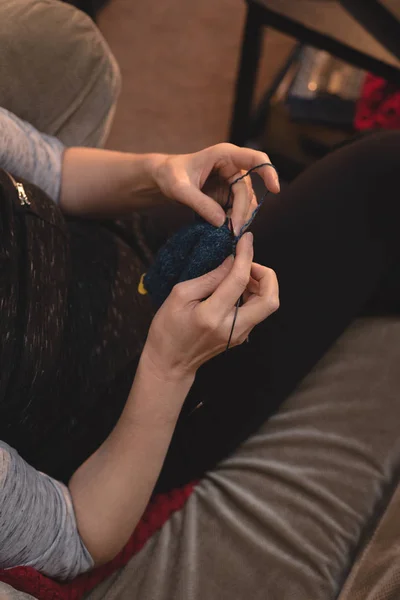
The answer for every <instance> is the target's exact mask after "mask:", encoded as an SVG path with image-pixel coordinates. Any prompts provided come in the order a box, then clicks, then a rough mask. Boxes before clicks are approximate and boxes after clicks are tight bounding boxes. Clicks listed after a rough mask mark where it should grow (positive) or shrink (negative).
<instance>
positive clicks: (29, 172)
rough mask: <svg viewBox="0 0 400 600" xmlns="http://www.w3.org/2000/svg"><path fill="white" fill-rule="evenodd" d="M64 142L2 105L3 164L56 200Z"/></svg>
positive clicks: (0, 146) (0, 151) (0, 150)
mask: <svg viewBox="0 0 400 600" xmlns="http://www.w3.org/2000/svg"><path fill="white" fill-rule="evenodd" d="M64 149H65V147H64V145H63V144H62V142H60V140H58V139H57V138H55V137H52V136H50V135H46V134H44V133H39V131H37V129H35V128H34V127H33V126H32V125H30V124H29V123H27V122H26V121H23V120H22V119H19V118H18V117H16V116H15V115H14V114H13V113H10V112H9V111H8V110H6V109H5V108H0V167H1V168H2V169H5V170H6V171H10V172H11V173H12V174H13V175H16V176H17V177H23V178H24V179H27V180H28V181H30V182H31V183H34V184H36V185H37V186H39V187H40V188H41V189H42V190H44V191H45V192H46V193H47V194H48V195H49V196H50V198H52V199H53V200H54V201H55V202H57V201H58V198H59V194H60V187H61V167H62V157H63V153H64Z"/></svg>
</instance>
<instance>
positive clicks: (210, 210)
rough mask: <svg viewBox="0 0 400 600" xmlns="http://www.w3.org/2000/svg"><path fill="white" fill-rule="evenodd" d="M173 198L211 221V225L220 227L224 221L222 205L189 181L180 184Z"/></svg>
mask: <svg viewBox="0 0 400 600" xmlns="http://www.w3.org/2000/svg"><path fill="white" fill-rule="evenodd" d="M174 200H178V202H181V203H182V204H186V206H190V208H192V209H193V210H194V211H195V212H197V213H198V214H199V215H200V216H201V217H203V219H205V220H206V221H208V222H209V223H211V225H215V227H221V225H223V224H224V223H225V219H226V215H225V212H224V209H223V208H222V206H220V205H219V204H218V202H216V201H215V200H213V199H212V198H210V196H207V194H204V193H203V192H201V191H200V190H199V189H197V188H196V186H195V185H193V184H191V183H189V184H188V185H185V186H181V188H180V190H179V195H178V194H175V196H174Z"/></svg>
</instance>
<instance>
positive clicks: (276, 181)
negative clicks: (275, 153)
mask: <svg viewBox="0 0 400 600" xmlns="http://www.w3.org/2000/svg"><path fill="white" fill-rule="evenodd" d="M274 181H275V183H276V185H277V188H278V192H280V191H281V184H280V183H279V177H278V173H277V172H276V171H274Z"/></svg>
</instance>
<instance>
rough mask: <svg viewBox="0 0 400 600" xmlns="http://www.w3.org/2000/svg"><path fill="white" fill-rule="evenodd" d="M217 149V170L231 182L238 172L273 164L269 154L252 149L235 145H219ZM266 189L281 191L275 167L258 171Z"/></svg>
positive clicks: (274, 191)
mask: <svg viewBox="0 0 400 600" xmlns="http://www.w3.org/2000/svg"><path fill="white" fill-rule="evenodd" d="M214 148H215V154H216V159H215V168H216V169H217V170H218V171H219V172H220V173H221V175H222V176H223V177H225V178H226V179H228V180H231V179H232V178H233V177H234V176H235V174H236V173H237V172H238V171H241V170H245V171H249V170H250V169H252V168H254V167H256V166H258V165H261V164H263V163H271V159H270V158H269V156H268V154H266V153H265V152H261V151H259V150H253V149H252V148H240V147H239V146H234V145H233V144H217V146H215V147H214ZM257 173H259V175H260V176H261V177H262V179H263V181H264V183H265V185H266V187H267V188H268V189H269V190H270V191H271V192H273V193H275V194H276V193H278V192H279V191H280V185H279V177H278V173H277V172H276V170H275V169H274V167H273V166H267V165H266V166H264V167H260V169H257Z"/></svg>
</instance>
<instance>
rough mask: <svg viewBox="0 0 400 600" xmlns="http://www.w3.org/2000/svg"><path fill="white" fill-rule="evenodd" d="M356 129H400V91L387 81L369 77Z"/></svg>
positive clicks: (358, 104)
mask: <svg viewBox="0 0 400 600" xmlns="http://www.w3.org/2000/svg"><path fill="white" fill-rule="evenodd" d="M354 126H355V128H356V129H358V130H360V131H362V130H365V129H400V90H399V89H398V88H397V87H396V86H394V85H392V84H389V83H388V82H387V81H385V79H382V78H381V77H376V76H375V75H371V74H369V75H367V77H366V79H365V83H364V87H363V90H362V94H361V98H360V100H359V101H358V102H357V109H356V115H355V119H354Z"/></svg>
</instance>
